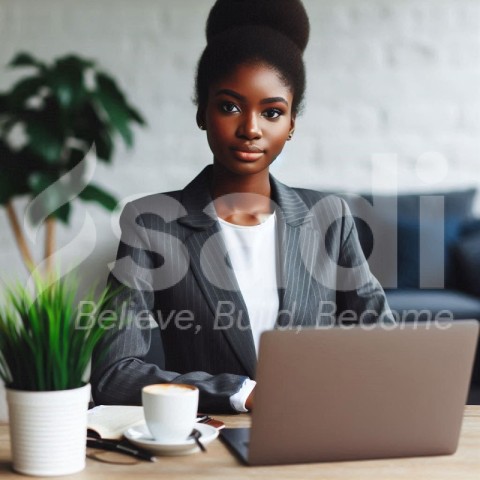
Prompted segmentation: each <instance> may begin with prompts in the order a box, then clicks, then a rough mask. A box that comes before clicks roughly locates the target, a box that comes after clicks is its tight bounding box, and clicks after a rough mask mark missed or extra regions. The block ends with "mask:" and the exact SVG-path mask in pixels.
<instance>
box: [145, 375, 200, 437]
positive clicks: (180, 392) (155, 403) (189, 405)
mask: <svg viewBox="0 0 480 480" xmlns="http://www.w3.org/2000/svg"><path fill="white" fill-rule="evenodd" d="M142 404H143V413H144V415H145V421H146V422H147V426H148V429H149V430H150V433H151V434H152V436H153V438H154V439H155V440H156V441H157V442H162V443H176V442H181V441H183V440H185V439H186V438H187V437H188V436H189V435H190V433H192V429H193V427H194V426H195V422H196V420H197V409H198V388H197V387H194V386H192V385H184V384H174V383H158V384H154V385H147V386H146V387H143V389H142Z"/></svg>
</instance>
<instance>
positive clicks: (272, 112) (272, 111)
mask: <svg viewBox="0 0 480 480" xmlns="http://www.w3.org/2000/svg"><path fill="white" fill-rule="evenodd" d="M280 115H283V112H282V111H281V110H279V109H278V108H269V109H268V110H266V111H265V112H264V116H265V117H267V118H278V117H279V116H280Z"/></svg>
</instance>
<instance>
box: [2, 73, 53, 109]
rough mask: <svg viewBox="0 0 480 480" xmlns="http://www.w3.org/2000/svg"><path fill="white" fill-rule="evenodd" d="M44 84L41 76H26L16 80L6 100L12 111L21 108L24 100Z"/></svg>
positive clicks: (23, 105) (34, 93)
mask: <svg viewBox="0 0 480 480" xmlns="http://www.w3.org/2000/svg"><path fill="white" fill-rule="evenodd" d="M44 85H45V79H44V78H42V77H27V78H24V79H22V80H20V81H19V82H17V83H16V84H15V85H14V86H13V88H12V90H11V91H10V93H9V94H7V102H8V105H9V107H10V108H11V109H12V110H13V111H15V112H16V111H19V110H23V109H24V107H25V102H26V101H27V100H28V99H29V98H30V97H33V96H34V95H36V94H37V93H38V90H39V89H40V88H41V87H43V86H44Z"/></svg>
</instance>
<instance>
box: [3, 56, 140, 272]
mask: <svg viewBox="0 0 480 480" xmlns="http://www.w3.org/2000/svg"><path fill="white" fill-rule="evenodd" d="M9 66H10V67H13V68H20V67H22V68H27V69H28V74H27V75H26V76H24V77H22V78H21V79H20V80H19V81H18V82H16V83H15V84H14V85H13V87H12V88H11V89H10V90H9V91H7V92H3V93H0V205H3V206H5V208H6V210H7V215H8V218H9V220H10V223H11V226H12V229H13V233H14V235H15V238H16V241H17V244H18V246H19V248H20V252H21V254H22V257H23V260H24V262H25V264H26V265H27V267H28V268H29V270H31V271H33V270H34V268H35V261H34V259H33V256H32V255H31V253H30V251H29V248H28V244H27V242H26V238H25V235H24V232H23V230H22V227H21V223H20V222H19V220H18V217H17V215H16V212H15V209H14V205H13V200H14V199H15V198H16V197H18V196H29V197H30V199H33V198H35V199H36V200H37V199H38V201H36V208H34V209H30V210H29V212H30V216H31V218H30V219H29V220H30V221H31V222H33V224H35V223H37V224H38V223H39V222H43V221H45V226H46V237H45V254H44V258H46V259H48V258H50V259H51V258H53V257H52V253H53V252H54V250H55V242H54V235H55V234H54V231H55V230H54V224H55V221H56V220H57V219H58V220H60V221H62V222H64V223H65V224H68V222H69V218H70V213H71V202H72V201H73V199H74V198H80V199H81V200H85V201H94V202H97V203H99V204H100V205H101V206H103V207H104V208H106V209H108V210H113V209H114V208H115V206H116V203H117V202H116V200H115V198H114V197H113V196H112V195H110V194H109V193H108V192H106V191H104V190H103V189H101V188H100V187H99V186H96V185H93V184H91V183H90V184H86V185H81V186H80V187H79V178H78V170H79V169H80V172H81V167H82V165H84V164H85V162H82V161H83V160H84V158H85V155H86V152H87V151H89V150H90V149H91V147H92V145H94V147H95V152H96V157H97V158H98V159H99V160H101V161H104V162H110V161H111V159H112V157H113V153H114V144H115V136H116V135H119V136H120V137H121V138H122V139H123V141H124V143H125V144H126V145H127V147H131V146H132V145H133V141H134V137H133V131H132V125H133V124H134V123H137V124H141V125H144V123H145V122H144V120H143V118H142V116H141V115H140V113H139V112H138V111H137V110H136V109H135V108H134V107H133V106H132V105H131V104H130V103H129V101H128V100H127V98H126V96H125V94H124V93H123V92H122V91H121V89H120V88H119V86H118V85H117V83H116V81H115V80H114V79H113V78H112V77H111V76H109V75H108V74H106V73H105V72H103V71H102V70H101V69H99V68H98V66H97V64H96V63H95V62H94V61H93V60H89V59H84V58H80V57H78V56H75V55H67V56H63V57H60V58H57V59H56V60H54V61H53V62H52V63H51V64H46V63H44V62H41V61H39V60H38V59H36V58H34V57H33V56H32V55H30V54H28V53H20V54H18V55H16V56H15V57H14V58H13V60H12V61H11V62H10V63H9ZM75 167H79V168H77V170H76V171H77V175H76V176H75V178H73V179H70V180H68V178H67V177H68V175H66V174H68V172H71V171H73V170H74V169H75ZM59 179H62V181H59ZM80 183H81V181H80ZM47 187H50V188H47ZM41 192H43V194H42V195H39V194H40V193H41ZM69 192H77V193H75V195H74V196H72V195H69ZM72 197H73V198H72ZM48 264H49V262H48V260H47V267H48ZM51 267H52V265H51V262H50V268H51Z"/></svg>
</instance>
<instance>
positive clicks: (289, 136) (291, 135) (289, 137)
mask: <svg viewBox="0 0 480 480" xmlns="http://www.w3.org/2000/svg"><path fill="white" fill-rule="evenodd" d="M294 131H295V130H292V131H291V132H290V133H289V134H288V137H287V140H291V139H292V137H293V132H294Z"/></svg>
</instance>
